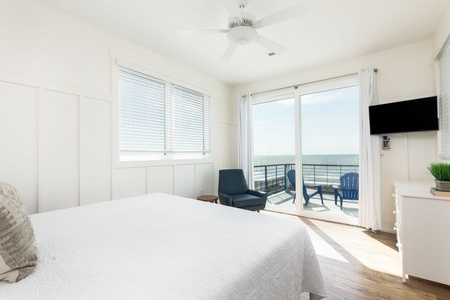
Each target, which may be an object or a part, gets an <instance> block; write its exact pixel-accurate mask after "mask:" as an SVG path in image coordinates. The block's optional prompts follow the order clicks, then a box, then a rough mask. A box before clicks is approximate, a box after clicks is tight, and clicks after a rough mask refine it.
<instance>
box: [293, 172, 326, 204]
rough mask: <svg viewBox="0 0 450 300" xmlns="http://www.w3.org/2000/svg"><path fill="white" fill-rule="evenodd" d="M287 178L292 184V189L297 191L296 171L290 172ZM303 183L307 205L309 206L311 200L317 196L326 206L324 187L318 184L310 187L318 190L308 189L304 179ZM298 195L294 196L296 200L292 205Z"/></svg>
mask: <svg viewBox="0 0 450 300" xmlns="http://www.w3.org/2000/svg"><path fill="white" fill-rule="evenodd" d="M287 177H288V179H289V182H290V183H291V185H292V187H293V188H294V190H295V170H290V171H288V172H287ZM302 183H303V198H305V205H308V203H309V200H310V199H311V198H312V197H314V196H315V195H317V194H318V195H319V196H320V200H321V201H322V205H325V204H323V195H322V185H321V184H316V185H312V186H310V187H312V188H316V189H308V188H306V185H305V182H304V181H303V179H302ZM296 195H297V193H295V194H294V200H292V203H294V202H295V196H296Z"/></svg>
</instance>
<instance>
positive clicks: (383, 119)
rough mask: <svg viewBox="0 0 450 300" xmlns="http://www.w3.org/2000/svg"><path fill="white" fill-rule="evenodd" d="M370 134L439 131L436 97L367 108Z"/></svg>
mask: <svg viewBox="0 0 450 300" xmlns="http://www.w3.org/2000/svg"><path fill="white" fill-rule="evenodd" d="M369 118H370V134H388V133H402V132H416V131H436V130H439V117H438V101H437V97H436V96H433V97H427V98H419V99H413V100H407V101H400V102H393V103H386V104H378V105H372V106H369Z"/></svg>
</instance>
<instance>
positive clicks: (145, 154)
mask: <svg viewBox="0 0 450 300" xmlns="http://www.w3.org/2000/svg"><path fill="white" fill-rule="evenodd" d="M209 102H210V101H209V96H207V95H205V94H203V93H200V92H197V91H194V90H191V89H188V88H186V87H182V86H179V85H176V84H173V83H170V82H167V81H164V80H160V79H158V78H154V77H151V76H149V75H147V74H143V73H140V72H137V71H134V70H131V69H128V68H123V67H122V68H121V69H120V159H121V160H148V159H161V158H162V157H164V156H166V157H167V156H171V157H172V158H201V157H203V156H204V155H205V154H207V153H209V152H210V150H211V149H210V148H211V146H210V144H211V143H210V140H211V138H210V136H211V135H210V119H209V111H210V108H209Z"/></svg>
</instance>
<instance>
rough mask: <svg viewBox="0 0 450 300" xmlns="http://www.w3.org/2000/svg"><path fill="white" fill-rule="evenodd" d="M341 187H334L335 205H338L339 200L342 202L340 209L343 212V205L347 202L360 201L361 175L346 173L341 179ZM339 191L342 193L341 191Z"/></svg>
mask: <svg viewBox="0 0 450 300" xmlns="http://www.w3.org/2000/svg"><path fill="white" fill-rule="evenodd" d="M339 180H340V182H341V185H340V187H339V186H337V185H333V190H334V204H335V205H337V199H338V198H339V200H340V207H341V210H342V203H343V201H344V199H345V200H354V201H358V200H359V174H358V173H357V172H349V173H345V174H344V175H342V176H341V177H340V179H339ZM339 189H340V190H341V191H339Z"/></svg>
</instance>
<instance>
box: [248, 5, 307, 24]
mask: <svg viewBox="0 0 450 300" xmlns="http://www.w3.org/2000/svg"><path fill="white" fill-rule="evenodd" d="M308 12H309V4H308V3H307V2H306V1H302V2H300V3H298V4H296V5H294V6H291V7H289V8H286V9H283V10H281V11H279V12H276V13H274V14H271V15H269V16H267V17H265V18H262V19H260V20H258V21H256V22H255V23H254V26H253V28H255V29H259V28H263V27H267V26H270V25H273V24H277V23H281V22H284V21H287V20H290V19H294V18H297V17H300V16H302V15H304V14H307V13H308Z"/></svg>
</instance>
